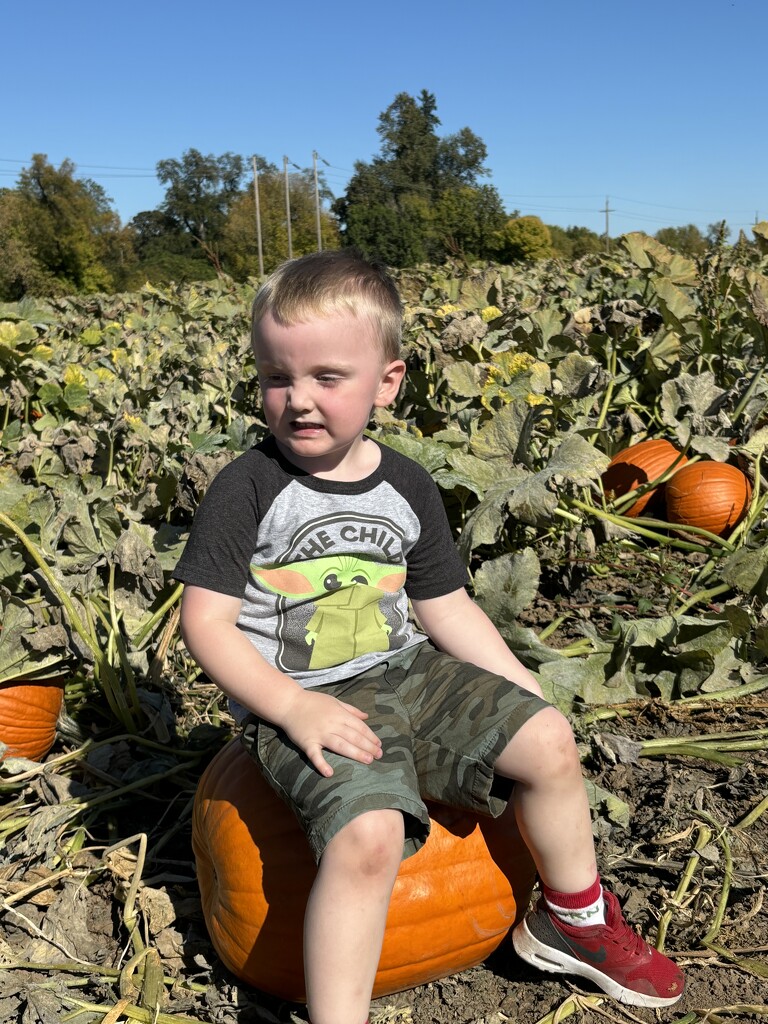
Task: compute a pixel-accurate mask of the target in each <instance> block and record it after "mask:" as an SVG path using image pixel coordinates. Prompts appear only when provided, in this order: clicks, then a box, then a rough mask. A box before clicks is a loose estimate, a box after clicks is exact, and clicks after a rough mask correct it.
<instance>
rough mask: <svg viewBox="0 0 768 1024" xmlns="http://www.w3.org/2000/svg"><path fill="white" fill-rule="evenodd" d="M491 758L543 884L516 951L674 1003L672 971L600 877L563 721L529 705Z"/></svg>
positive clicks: (620, 992) (640, 996) (629, 993)
mask: <svg viewBox="0 0 768 1024" xmlns="http://www.w3.org/2000/svg"><path fill="white" fill-rule="evenodd" d="M494 767H495V770H496V771H497V772H498V773H499V774H500V775H503V776H504V777H506V778H510V779H514V780H515V789H514V795H513V805H514V809H515V815H516V819H517V824H518V827H519V829H520V832H521V834H522V836H523V838H524V839H525V842H526V845H527V846H528V849H529V850H530V852H531V856H532V857H533V859H534V862H535V864H536V867H537V869H538V871H539V877H540V879H541V882H542V889H543V893H544V898H543V899H542V900H540V901H539V905H538V906H537V908H536V910H535V911H533V912H532V913H531V914H529V915H528V917H527V918H526V919H525V920H524V921H522V922H521V923H520V924H519V925H518V926H517V928H516V929H515V931H514V933H513V942H514V946H515V949H516V950H517V952H518V954H519V955H520V956H522V957H523V959H525V960H526V961H527V962H528V963H531V964H533V965H534V966H537V967H539V968H541V969H543V970H546V971H555V972H563V973H573V974H577V975H580V976H581V977H585V978H588V979H590V980H591V981H593V982H595V983H596V984H597V985H599V987H600V988H602V989H603V991H605V992H607V993H608V994H609V995H611V996H613V997H614V998H615V999H618V1000H620V1001H621V1002H625V1003H629V1004H631V1005H634V1006H650V1007H661V1006H670V1005H671V1004H672V1003H675V1002H677V1000H678V999H679V998H680V996H681V995H682V994H683V989H684V985H685V983H684V980H683V976H682V973H681V972H680V970H679V969H678V968H677V967H676V966H675V964H673V963H672V961H670V960H669V959H667V957H665V956H662V955H661V954H660V953H659V952H657V950H655V949H653V948H652V947H651V946H649V945H648V944H647V943H645V942H644V941H643V940H642V938H641V937H640V936H639V935H638V934H637V933H636V932H635V931H633V930H632V929H631V928H630V927H629V925H628V924H627V923H626V921H625V920H624V918H623V916H622V914H621V910H620V908H619V904H618V901H617V900H616V897H615V896H613V895H612V894H611V893H603V890H602V887H601V886H600V880H599V877H598V874H597V866H596V862H595V852H594V841H593V838H592V824H591V816H590V810H589V801H588V799H587V794H586V788H585V786H584V782H583V778H582V774H581V764H580V759H579V756H578V751H577V749H576V743H575V740H574V738H573V734H572V732H571V727H570V725H569V724H568V721H567V720H566V719H565V718H564V717H563V716H562V715H561V714H560V712H559V711H557V710H556V709H554V708H547V709H546V710H542V711H539V712H538V713H537V714H536V715H534V716H533V718H531V719H529V720H528V721H527V722H526V723H525V724H524V725H522V726H521V727H520V729H519V730H518V732H517V733H516V734H515V735H514V736H513V738H512V739H511V740H510V741H509V743H508V744H507V745H506V747H505V748H504V749H503V750H502V752H501V754H500V755H499V757H498V759H497V761H496V763H495V766H494Z"/></svg>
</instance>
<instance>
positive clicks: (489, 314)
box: [480, 306, 501, 323]
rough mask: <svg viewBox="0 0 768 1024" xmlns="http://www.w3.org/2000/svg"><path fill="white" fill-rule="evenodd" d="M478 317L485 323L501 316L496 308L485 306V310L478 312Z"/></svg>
mask: <svg viewBox="0 0 768 1024" xmlns="http://www.w3.org/2000/svg"><path fill="white" fill-rule="evenodd" d="M480 316H481V317H482V318H483V320H484V321H485V322H486V323H489V322H490V321H491V320H495V319H496V317H497V316H501V310H500V309H499V307H498V306H486V307H485V309H482V310H481V311H480Z"/></svg>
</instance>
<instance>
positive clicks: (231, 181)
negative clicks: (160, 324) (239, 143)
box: [157, 149, 245, 270]
mask: <svg viewBox="0 0 768 1024" xmlns="http://www.w3.org/2000/svg"><path fill="white" fill-rule="evenodd" d="M157 177H158V179H159V180H160V182H161V183H162V184H163V185H165V186H166V191H165V199H164V200H163V203H162V206H161V208H160V209H161V212H162V213H164V214H165V215H166V216H167V217H168V218H169V223H170V224H171V225H172V227H173V230H174V231H185V232H187V233H188V234H189V235H190V237H191V238H192V239H193V240H194V242H195V243H196V245H198V246H199V247H200V249H201V250H202V252H203V253H204V254H205V256H206V258H207V259H208V260H209V261H210V262H211V263H212V264H213V266H214V267H215V268H216V269H217V270H220V269H221V265H220V255H219V244H220V242H221V237H222V234H223V232H224V226H225V224H226V222H227V217H228V216H229V211H230V208H231V206H232V204H233V202H234V201H235V200H236V199H237V198H238V196H239V195H240V193H241V190H242V185H243V179H244V177H245V164H244V162H243V158H242V157H241V156H237V155H236V154H234V153H224V154H223V155H222V156H213V155H211V154H209V155H208V156H203V154H202V153H200V152H199V150H197V149H188V150H187V151H186V152H185V153H184V154H183V155H182V157H181V160H160V161H159V163H158V164H157Z"/></svg>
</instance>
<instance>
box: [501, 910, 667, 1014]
mask: <svg viewBox="0 0 768 1024" xmlns="http://www.w3.org/2000/svg"><path fill="white" fill-rule="evenodd" d="M603 898H604V900H605V924H595V925H589V926H588V927H587V928H575V927H574V926H573V925H568V924H565V923H564V922H563V921H560V920H559V919H558V918H557V917H555V916H554V914H551V913H550V912H549V910H548V909H547V906H546V903H545V901H544V899H543V898H542V899H540V900H539V902H538V904H537V905H536V907H535V909H534V910H532V911H531V912H530V913H529V914H528V915H527V916H526V918H525V920H523V921H521V922H520V924H519V925H518V926H517V928H515V930H514V931H513V932H512V942H513V944H514V947H515V951H516V952H517V955H518V956H520V957H522V959H523V960H525V962H526V963H529V964H533V966H534V967H538V968H540V970H542V971H552V972H553V973H556V974H578V975H580V976H581V977H582V978H589V980H590V981H593V982H594V983H595V984H596V985H597V986H598V987H599V988H601V989H602V990H603V992H605V993H607V994H608V995H609V996H612V997H613V998H614V999H618V1000H619V1002H621V1003H628V1004H629V1005H630V1006H671V1005H672V1003H676V1002H677V1001H678V999H679V998H680V997H681V996H682V994H683V989H684V988H685V979H684V978H683V974H682V971H681V970H680V968H679V967H677V965H676V964H674V963H672V961H671V960H670V959H669V958H668V957H666V956H664V955H663V954H661V953H659V951H658V950H657V949H654V948H653V947H652V946H649V945H648V943H647V942H644V941H643V939H642V938H641V937H640V936H639V935H638V934H637V932H635V931H633V930H632V929H631V928H630V927H629V925H628V924H627V922H626V921H625V920H624V918H623V916H622V913H621V909H620V907H619V903H618V900H617V899H616V897H615V896H614V895H613V894H612V893H610V892H605V891H604V892H603Z"/></svg>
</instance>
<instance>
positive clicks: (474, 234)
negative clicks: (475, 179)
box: [433, 185, 507, 258]
mask: <svg viewBox="0 0 768 1024" xmlns="http://www.w3.org/2000/svg"><path fill="white" fill-rule="evenodd" d="M506 220H507V214H506V213H505V212H504V207H503V206H502V203H501V198H500V196H499V194H498V192H497V191H496V189H495V188H494V187H493V186H492V185H480V186H479V188H472V186H470V185H461V186H458V187H456V188H449V189H446V190H445V191H444V192H443V193H442V194H441V195H440V197H439V198H438V200H437V203H436V205H435V209H434V216H433V233H434V234H435V236H436V238H437V241H438V244H439V245H440V246H441V247H442V249H443V250H444V251H445V253H446V254H450V255H455V256H463V257H465V258H470V257H481V256H486V255H488V254H489V239H492V238H493V236H494V234H495V233H496V232H497V231H500V230H501V229H502V228H503V227H504V224H505V222H506Z"/></svg>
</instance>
